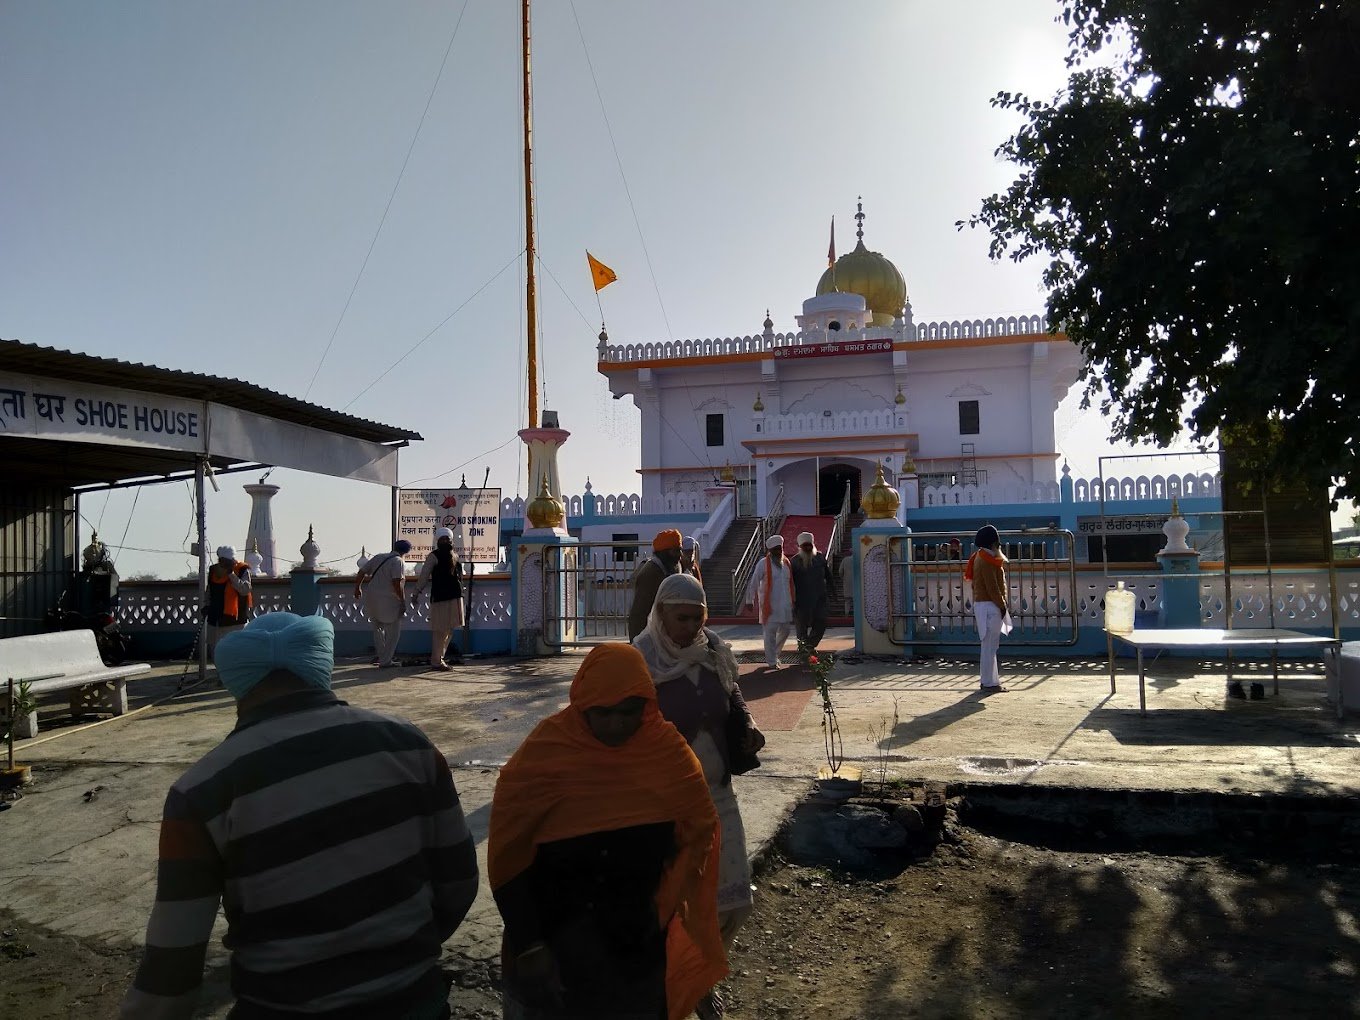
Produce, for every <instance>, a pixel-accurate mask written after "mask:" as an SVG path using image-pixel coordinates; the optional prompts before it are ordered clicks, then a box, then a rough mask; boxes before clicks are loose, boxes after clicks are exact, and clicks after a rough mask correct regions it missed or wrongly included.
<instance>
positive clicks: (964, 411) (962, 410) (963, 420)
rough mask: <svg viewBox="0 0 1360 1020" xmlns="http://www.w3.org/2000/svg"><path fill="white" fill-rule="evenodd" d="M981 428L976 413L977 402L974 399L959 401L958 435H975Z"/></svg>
mask: <svg viewBox="0 0 1360 1020" xmlns="http://www.w3.org/2000/svg"><path fill="white" fill-rule="evenodd" d="M981 431H982V429H981V428H980V419H979V415H978V402H977V401H976V400H960V401H959V435H961V436H975V435H977V434H978V433H979V432H981Z"/></svg>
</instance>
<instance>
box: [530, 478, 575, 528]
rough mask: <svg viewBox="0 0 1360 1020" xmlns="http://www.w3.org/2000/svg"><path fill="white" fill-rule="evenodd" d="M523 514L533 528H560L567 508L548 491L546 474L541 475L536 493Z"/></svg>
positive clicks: (565, 517)
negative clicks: (541, 481) (541, 479)
mask: <svg viewBox="0 0 1360 1020" xmlns="http://www.w3.org/2000/svg"><path fill="white" fill-rule="evenodd" d="M524 516H525V517H527V518H529V523H530V524H532V525H533V526H534V527H535V528H560V527H561V526H562V522H563V521H564V520H566V519H567V508H566V507H564V506H563V505H562V501H561V500H560V499H558V498H557V497H556V496H554V495H553V494H552V493H551V492H549V491H548V476H547V475H544V476H543V484H542V485H540V486H539V489H538V495H537V496H535V497H534V498H533V499H531V500H530V501H529V505H528V506H526V507H525V508H524Z"/></svg>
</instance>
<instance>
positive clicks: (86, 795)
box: [0, 626, 1360, 1017]
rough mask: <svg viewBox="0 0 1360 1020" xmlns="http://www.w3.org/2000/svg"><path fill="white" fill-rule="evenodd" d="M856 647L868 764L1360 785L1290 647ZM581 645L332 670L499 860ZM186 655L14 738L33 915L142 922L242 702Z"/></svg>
mask: <svg viewBox="0 0 1360 1020" xmlns="http://www.w3.org/2000/svg"><path fill="white" fill-rule="evenodd" d="M721 629H722V630H724V631H725V632H726V636H727V637H728V639H729V640H731V641H733V643H734V644H735V645H736V647H737V649H738V651H739V652H743V653H745V655H744V658H745V659H746V660H747V661H754V659H755V658H757V657H758V656H757V655H756V653H758V651H759V649H760V637H759V631H758V629H757V628H755V627H739V626H734V627H726V628H721ZM848 645H849V633H848V631H832V632H830V633H829V634H828V635H827V639H826V641H825V644H824V648H830V649H833V650H834V649H835V648H837V647H840V648H848ZM842 654H843V657H842V658H840V660H839V661H838V662H837V664H836V667H835V670H834V673H833V676H832V679H833V702H834V705H835V708H836V716H837V720H838V722H839V726H840V731H841V734H842V737H843V741H844V749H845V756H846V760H847V761H849V762H852V763H854V764H857V765H859V766H860V767H861V768H862V769H863V770H864V772H865V777H866V779H870V780H872V779H874V778H877V777H879V776H880V775H883V774H886V775H887V776H888V777H889V778H897V779H926V780H937V781H944V782H948V783H951V784H967V783H968V782H970V781H972V782H983V781H985V782H987V783H1015V784H1025V785H1028V786H1030V787H1033V788H1042V787H1045V786H1049V787H1065V788H1072V787H1076V788H1088V789H1109V790H1187V791H1218V792H1248V793H1259V794H1280V795H1291V796H1299V795H1303V796H1329V797H1335V796H1341V797H1354V796H1356V795H1357V794H1358V793H1360V737H1358V736H1357V734H1358V733H1360V720H1357V719H1356V717H1354V716H1348V717H1347V719H1346V720H1345V721H1338V720H1337V719H1336V718H1335V715H1334V713H1333V711H1332V709H1331V707H1330V706H1329V705H1328V704H1327V703H1326V701H1325V697H1324V695H1325V682H1324V679H1323V677H1322V673H1321V665H1320V663H1318V662H1316V661H1299V662H1293V663H1283V664H1282V665H1281V678H1280V681H1279V688H1280V693H1279V695H1278V696H1276V695H1274V694H1273V693H1272V680H1271V677H1270V670H1269V666H1268V665H1265V666H1260V665H1255V666H1252V665H1248V666H1246V667H1242V666H1241V665H1240V664H1239V673H1240V675H1242V678H1243V679H1244V680H1245V681H1248V682H1251V681H1258V682H1262V683H1264V685H1265V690H1266V692H1267V697H1266V698H1265V699H1264V700H1261V701H1238V700H1231V699H1228V698H1226V697H1225V685H1224V673H1223V668H1224V666H1223V664H1222V663H1220V662H1213V661H1208V660H1200V659H1174V660H1173V659H1165V658H1163V659H1160V660H1156V661H1154V662H1152V663H1151V664H1150V666H1149V668H1148V685H1147V700H1148V712H1147V714H1146V715H1142V714H1140V713H1139V710H1138V683H1137V676H1136V673H1135V672H1134V671H1133V670H1132V668H1131V665H1130V663H1129V662H1128V661H1127V660H1121V661H1120V663H1119V677H1118V690H1117V692H1116V693H1111V691H1110V680H1109V674H1108V670H1107V667H1106V664H1105V663H1104V662H1103V661H1095V660H1085V661H1070V660H1060V659H1044V658H1041V657H1039V656H1037V655H1036V656H1034V657H1025V658H1009V659H1005V660H1003V663H1002V673H1003V678H1004V680H1005V682H1006V683H1007V686H1008V687H1009V688H1010V692H1009V693H1006V694H994V695H991V696H987V697H984V696H982V695H981V694H980V693H979V692H978V690H977V680H976V673H975V667H976V664H975V663H970V662H967V661H964V660H955V661H944V660H919V661H884V660H874V659H865V658H859V657H856V656H854V655H853V654H852V653H842ZM579 661H580V654H579V653H578V654H569V655H565V656H562V657H558V658H549V659H535V660H511V659H496V660H481V661H472V662H470V663H469V664H468V665H466V666H464V667H462V668H459V669H457V670H455V671H453V672H449V673H439V674H431V673H424V672H422V671H421V670H420V669H419V668H417V667H407V668H402V669H398V670H386V671H381V670H378V669H377V668H376V667H370V666H367V665H361V664H357V663H354V662H347V663H341V664H339V665H338V666H337V669H336V672H335V681H334V686H335V689H336V691H337V692H338V693H339V694H340V696H341V697H342V698H344V699H346V700H348V701H350V702H351V703H353V704H358V705H363V706H366V707H370V708H374V709H377V710H379V711H383V712H388V713H392V714H394V715H399V716H403V717H405V718H408V719H411V720H412V721H414V722H416V723H417V724H419V725H420V726H421V727H422V728H424V729H425V731H426V732H427V733H429V734H430V736H431V738H432V739H433V740H434V741H435V742H436V743H437V744H438V745H439V747H440V748H441V749H442V750H443V751H444V753H445V755H446V756H447V757H448V759H449V761H450V763H451V764H452V765H453V766H454V774H455V780H456V782H457V785H458V790H459V794H460V797H461V799H462V804H463V810H464V812H465V813H466V815H467V817H468V821H469V823H470V825H471V827H472V830H473V832H474V833H475V835H476V837H477V840H478V848H479V857H480V858H481V863H482V867H483V874H485V842H486V833H487V824H488V819H489V814H490V802H491V795H492V791H493V788H494V784H495V780H496V766H497V764H498V763H499V762H501V761H504V760H505V758H506V757H507V756H508V755H509V754H510V753H511V752H512V751H513V750H514V749H515V747H517V746H518V744H519V742H520V740H522V739H523V737H524V736H525V735H526V734H527V733H528V731H529V730H530V729H531V728H532V726H533V725H534V724H535V723H536V722H537V721H538V720H539V719H541V718H543V717H544V716H545V715H548V714H550V713H552V712H554V711H556V710H557V709H558V708H560V707H562V706H563V705H564V704H565V703H566V700H567V688H568V685H569V683H570V679H571V676H572V673H573V672H574V671H575V668H576V666H577V664H578V663H579ZM183 672H184V670H183V667H182V666H180V665H163V666H159V667H158V668H157V669H156V670H155V671H154V672H153V674H152V676H151V677H149V678H147V679H141V680H137V681H135V682H134V683H133V684H132V685H130V687H129V691H130V694H131V695H132V700H133V705H134V708H135V709H136V711H134V712H133V713H132V714H130V715H128V716H124V717H122V718H119V719H114V720H108V721H103V722H100V723H98V724H95V725H82V724H80V723H71V722H69V721H65V720H64V719H63V712H62V708H61V705H60V703H59V702H53V703H52V711H50V712H48V711H44V712H43V715H42V724H43V731H42V732H41V733H40V735H39V736H38V737H37V738H35V739H34V740H30V741H20V742H19V743H18V744H17V745H16V758H17V760H18V761H19V762H21V763H24V764H29V765H32V766H33V769H34V773H35V782H34V784H33V785H32V786H30V787H28V788H27V791H26V793H25V796H24V797H23V798H22V799H21V800H18V801H16V802H14V803H13V805H12V807H11V809H10V810H7V811H4V812H3V813H0V902H3V903H4V904H5V905H6V906H8V907H9V908H10V909H12V910H13V911H14V912H15V914H16V915H17V916H18V917H19V918H21V919H22V920H24V921H26V922H28V923H31V924H37V925H43V926H45V927H48V928H51V929H53V930H56V931H60V932H63V933H66V934H69V935H73V936H76V937H79V938H82V939H87V940H91V941H92V942H94V943H96V944H106V945H109V946H111V947H120V946H123V947H125V946H126V945H128V944H129V943H134V942H141V941H142V939H143V929H144V926H145V923H146V918H147V914H148V912H149V910H150V907H151V902H152V899H153V895H154V882H155V859H156V839H157V825H158V821H159V816H160V808H161V803H162V801H163V798H164V796H165V792H166V790H167V788H168V787H169V785H170V783H171V782H172V781H173V780H174V779H175V778H176V777H178V776H179V774H180V773H181V772H183V771H184V769H185V768H187V767H188V766H189V765H190V764H191V763H192V762H194V761H195V760H197V759H198V757H200V756H201V755H202V754H203V753H204V752H205V751H207V750H208V749H209V748H211V747H213V746H214V745H215V744H216V743H217V742H218V741H220V740H221V739H222V738H223V736H225V735H226V733H227V732H228V731H229V730H230V729H231V726H232V724H233V720H234V706H233V703H232V701H231V699H230V697H228V696H227V695H226V694H225V693H224V692H223V691H221V690H220V689H219V688H216V687H204V688H197V689H193V690H189V691H187V692H185V693H183V694H180V695H179V696H173V695H174V693H175V690H176V685H177V682H178V680H179V678H180V676H181V675H182V674H183ZM757 708H758V706H757ZM757 714H759V713H758V712H757ZM822 715H823V713H822V707H821V704H820V699H819V698H818V697H817V696H816V695H815V694H813V695H811V696H810V697H809V699H808V701H807V705H806V708H805V709H803V711H802V714H801V717H799V718H798V720H797V723H796V725H794V728H793V729H791V730H780V731H771V732H768V733H767V734H766V735H767V738H768V740H769V743H768V745H767V747H766V749H765V751H764V752H763V753H762V759H763V763H764V764H763V767H762V768H760V769H759V770H757V771H755V772H752V773H750V774H748V775H745V776H740V777H738V778H737V779H736V780H735V783H736V788H737V793H738V797H739V799H740V801H741V805H742V812H743V815H744V818H745V822H746V831H747V838H748V851H749V852H750V853H751V854H752V855H753V856H754V855H758V854H759V853H761V852H762V849H763V848H764V847H765V846H767V845H768V844H769V843H770V842H771V841H772V840H773V838H774V836H775V833H776V831H777V830H778V828H779V826H780V824H781V822H782V821H783V819H784V818H785V817H786V816H787V814H788V813H789V812H790V810H791V809H792V807H793V806H794V804H795V803H796V802H798V801H799V800H800V799H801V798H802V797H804V796H805V795H806V794H807V793H808V791H809V790H810V788H811V784H812V781H813V779H814V777H815V776H816V773H817V769H818V767H819V766H822V765H824V764H825V762H824V750H823V730H822V721H823V719H822ZM499 939H500V922H499V918H498V915H497V914H496V910H495V907H494V905H493V903H492V900H491V896H490V893H489V890H487V889H486V888H485V886H483V889H482V892H481V894H480V895H479V897H478V900H477V903H476V904H475V906H474V908H473V910H472V913H471V915H470V916H469V918H468V920H467V921H466V922H465V923H464V924H463V926H462V927H461V928H460V929H459V930H458V932H457V933H456V934H455V935H454V937H453V938H452V939H451V940H450V941H449V943H448V945H447V946H446V954H447V957H448V958H450V959H453V960H456V961H461V963H460V964H459V965H462V964H466V966H468V967H471V968H475V967H477V966H478V965H480V964H482V963H484V962H485V961H490V960H491V959H493V958H494V957H495V956H496V955H497V953H498V951H499ZM224 963H225V958H224V955H223V953H222V952H221V949H220V945H217V946H216V947H215V948H214V949H213V950H212V951H211V952H210V957H209V968H210V976H209V982H208V986H207V994H206V1001H205V1005H204V1010H203V1012H202V1013H201V1015H202V1016H207V1017H220V1016H225V1014H226V1010H227V1008H228V1006H229V997H228V996H227V994H226V987H225V978H224V974H223V967H224Z"/></svg>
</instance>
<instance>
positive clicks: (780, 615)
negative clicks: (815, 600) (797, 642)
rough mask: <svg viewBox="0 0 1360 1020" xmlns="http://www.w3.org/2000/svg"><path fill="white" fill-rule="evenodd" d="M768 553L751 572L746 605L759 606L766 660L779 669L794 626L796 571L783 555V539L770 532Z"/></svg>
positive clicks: (768, 663) (770, 665) (769, 664)
mask: <svg viewBox="0 0 1360 1020" xmlns="http://www.w3.org/2000/svg"><path fill="white" fill-rule="evenodd" d="M765 550H766V555H765V558H764V559H763V560H761V561H760V563H758V564H756V569H755V570H754V571H753V572H752V573H751V584H750V587H749V588H748V589H747V592H746V604H747V605H752V604H754V605H755V606H756V611H757V613H756V615H757V617H758V618H759V620H760V626H761V628H762V629H763V630H764V632H765V662H766V664H767V665H768V666H769V667H770V668H771V669H779V668H780V667H781V666H782V665H783V663H782V662H780V661H779V653H780V652H781V651H783V650H784V642H785V641H787V640H788V639H789V631H791V630H792V629H793V570H792V568H791V567H790V565H789V561H788V560H787V559H786V558H785V556H784V538H783V536H782V535H771V536H770V537H769V538H767V539H766V540H765Z"/></svg>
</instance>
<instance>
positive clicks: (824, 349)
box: [774, 340, 893, 361]
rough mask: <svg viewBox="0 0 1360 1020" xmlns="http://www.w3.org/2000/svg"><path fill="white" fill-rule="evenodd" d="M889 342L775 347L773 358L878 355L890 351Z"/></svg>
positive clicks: (890, 342)
mask: <svg viewBox="0 0 1360 1020" xmlns="http://www.w3.org/2000/svg"><path fill="white" fill-rule="evenodd" d="M892 345H893V342H892V341H891V340H837V341H833V342H831V343H825V344H796V345H794V346H792V347H776V348H775V349H774V356H775V357H776V358H777V359H779V360H781V361H784V360H788V359H796V358H830V357H834V356H836V355H839V354H880V353H882V352H884V351H891V350H892Z"/></svg>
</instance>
